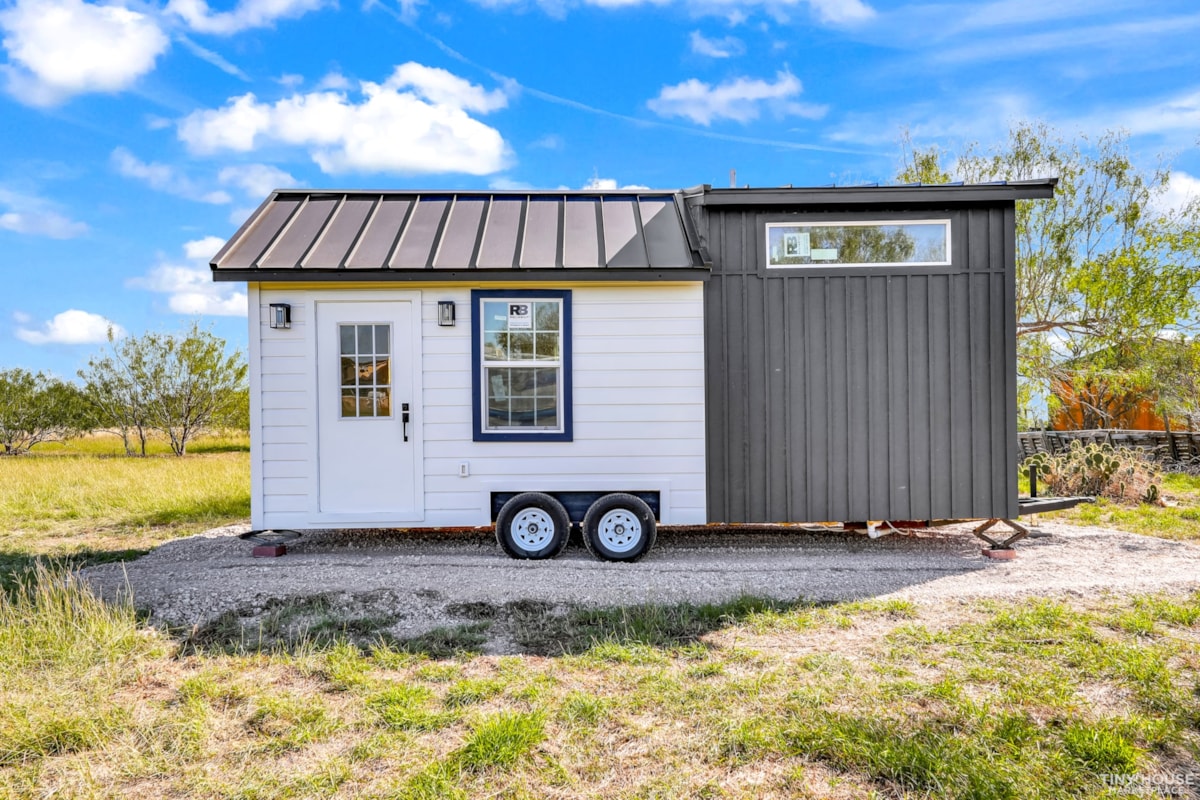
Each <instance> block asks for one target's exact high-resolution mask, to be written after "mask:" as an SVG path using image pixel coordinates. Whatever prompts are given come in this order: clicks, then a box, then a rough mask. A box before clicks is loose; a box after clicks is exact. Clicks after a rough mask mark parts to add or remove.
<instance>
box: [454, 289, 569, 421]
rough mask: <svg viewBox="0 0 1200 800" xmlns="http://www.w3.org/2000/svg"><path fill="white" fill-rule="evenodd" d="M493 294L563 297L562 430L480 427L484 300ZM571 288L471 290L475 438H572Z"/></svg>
mask: <svg viewBox="0 0 1200 800" xmlns="http://www.w3.org/2000/svg"><path fill="white" fill-rule="evenodd" d="M496 298H512V299H514V300H518V299H522V298H530V299H533V300H546V299H552V300H561V301H562V386H561V387H559V388H560V391H561V392H562V414H563V429H562V430H561V431H549V432H538V431H530V432H528V433H524V432H522V433H515V432H512V431H503V432H499V431H496V432H493V431H488V430H484V427H483V354H482V352H481V348H482V345H483V336H481V333H482V328H481V323H482V320H483V310H482V308H483V301H484V300H485V299H488V300H492V299H496ZM573 349H574V348H573V347H572V345H571V292H570V290H568V289H524V290H522V289H472V290H471V371H472V372H471V374H472V377H471V433H472V436H473V439H474V440H475V441H477V442H571V441H574V440H575V439H574V428H573V423H574V419H573V414H572V408H571V407H572V404H573V400H574V398H573V396H572V395H573V392H572V389H571V358H572V352H571V351H572V350H573Z"/></svg>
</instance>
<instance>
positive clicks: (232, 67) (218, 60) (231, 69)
mask: <svg viewBox="0 0 1200 800" xmlns="http://www.w3.org/2000/svg"><path fill="white" fill-rule="evenodd" d="M178 39H179V43H180V44H182V45H183V46H184V47H186V48H187V49H188V50H191V51H192V54H193V55H194V56H196V57H197V58H199V59H201V60H202V61H207V62H208V63H210V64H212V65H213V66H214V67H216V68H217V69H219V70H221V72H224V73H225V74H226V75H232V76H233V77H235V78H241V79H242V80H244V81H246V82H247V83H249V82H250V76H249V75H247V74H246V73H245V72H244V71H243V70H242V68H241V67H239V66H238V65H237V64H234V63H232V62H230V61H229V60H228V59H227V58H225V56H223V55H221V54H220V53H218V52H216V51H213V50H209V49H208V48H207V47H201V46H200V45H198V44H196V43H195V42H193V41H192V40H191V39H189V38H188V37H186V36H180V37H178Z"/></svg>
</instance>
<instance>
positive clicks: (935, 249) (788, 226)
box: [767, 219, 950, 269]
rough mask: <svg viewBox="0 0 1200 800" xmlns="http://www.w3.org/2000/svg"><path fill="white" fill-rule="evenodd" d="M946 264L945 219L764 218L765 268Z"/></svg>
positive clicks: (947, 224)
mask: <svg viewBox="0 0 1200 800" xmlns="http://www.w3.org/2000/svg"><path fill="white" fill-rule="evenodd" d="M945 266H950V220H948V219H929V220H864V221H861V222H859V221H855V222H768V223H767V268H768V269H781V268H783V269H786V268H793V267H945Z"/></svg>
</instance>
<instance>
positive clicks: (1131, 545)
mask: <svg viewBox="0 0 1200 800" xmlns="http://www.w3.org/2000/svg"><path fill="white" fill-rule="evenodd" d="M244 530H245V528H243V527H229V528H221V529H216V530H212V531H209V532H207V533H205V534H201V535H199V536H195V537H191V538H189V539H182V540H178V541H174V542H170V543H168V544H164V545H162V546H161V547H159V548H157V549H156V550H154V551H153V552H151V553H150V554H148V555H146V556H144V557H143V558H140V559H138V560H136V561H133V562H129V563H124V564H105V565H99V566H95V567H91V568H89V569H87V570H85V571H84V573H83V574H84V577H85V579H86V580H87V581H88V582H89V583H90V584H91V585H93V586H94V587H95V588H96V589H97V590H99V591H100V592H101V593H102V594H104V595H105V596H106V597H109V598H117V597H120V596H130V595H132V598H133V601H134V603H135V605H137V606H138V607H139V608H140V609H143V610H144V611H145V612H146V613H147V614H148V615H149V618H150V619H151V621H153V622H155V623H158V624H163V625H166V626H169V627H171V628H173V629H175V630H177V631H180V632H181V634H182V635H183V636H184V638H185V639H188V640H189V641H191V642H193V643H195V644H197V645H200V646H203V647H205V648H216V649H242V648H246V649H254V648H257V647H261V646H264V645H273V644H278V643H286V642H289V641H295V640H297V639H303V638H308V639H309V640H312V639H318V640H319V639H321V638H323V637H331V638H332V637H340V636H349V637H351V638H357V639H368V638H370V637H384V638H387V639H391V640H394V641H396V642H400V643H408V644H409V645H410V646H412V647H413V648H414V649H418V650H421V651H422V652H426V653H429V654H431V655H444V654H448V653H451V652H455V651H458V650H469V651H473V652H489V653H513V652H533V653H547V654H551V653H552V652H553V645H554V643H555V642H556V641H557V639H556V637H562V636H565V635H566V633H564V632H563V631H564V629H563V628H562V625H561V621H562V620H563V619H565V618H566V617H567V616H568V615H570V614H573V613H576V612H578V611H579V610H580V609H597V608H618V607H629V606H637V605H641V604H654V605H661V606H668V607H678V606H689V605H703V604H720V603H728V602H730V601H732V600H735V599H737V598H739V597H746V596H750V597H757V598H764V599H767V600H769V601H773V602H776V603H784V604H786V603H797V602H801V603H823V602H835V601H843V600H862V599H869V598H889V597H899V598H905V599H909V600H913V601H915V602H918V603H920V604H922V605H923V606H927V607H928V606H934V607H937V606H940V605H943V604H945V603H948V602H953V603H956V604H957V602H958V601H960V600H963V599H970V598H979V597H993V598H1005V597H1018V596H1029V595H1070V596H1075V597H1088V596H1093V595H1100V594H1103V593H1106V592H1113V593H1145V592H1157V591H1168V592H1179V591H1190V590H1192V589H1195V588H1196V587H1197V586H1200V546H1196V545H1192V544H1186V543H1181V542H1173V541H1167V540H1163V539H1154V538H1149V537H1144V536H1137V535H1133V534H1126V533H1121V532H1118V531H1112V530H1106V529H1102V528H1089V527H1076V526H1070V525H1066V524H1062V523H1054V522H1045V523H1042V524H1041V525H1039V526H1038V527H1037V529H1036V530H1037V531H1038V533H1039V534H1040V535H1039V536H1038V537H1037V538H1031V539H1027V540H1025V541H1023V542H1021V543H1020V544H1019V545H1018V546H1017V548H1018V551H1019V557H1018V558H1017V559H1015V560H1013V561H994V560H992V559H986V558H984V557H983V556H982V555H981V543H980V542H979V541H978V540H977V539H975V538H974V537H972V536H970V535H969V532H968V530H969V529H968V528H967V527H965V526H956V527H950V528H943V529H938V530H937V531H935V532H922V533H919V534H915V535H891V536H887V537H884V538H881V539H874V540H873V539H869V538H868V537H866V536H865V535H854V534H843V533H811V532H801V531H796V530H794V529H781V530H777V531H763V530H761V529H756V530H736V529H728V528H718V529H700V530H696V529H687V530H684V529H679V530H671V529H664V530H663V531H662V534H661V535H660V537H659V543H658V546H657V547H656V548H655V550H654V551H653V552H652V553H651V554H650V555H649V556H648V557H647V558H645V559H643V560H642V561H640V562H637V563H635V564H612V563H605V562H599V561H596V560H594V559H592V558H591V557H590V556H588V555H587V553H586V552H584V551H583V549H582V548H569V549H568V550H567V551H566V552H565V553H564V554H563V555H562V556H560V557H559V558H556V559H553V560H550V561H536V562H535V561H515V560H512V559H509V558H507V557H505V556H504V555H503V554H502V553H501V552H500V551H499V549H498V548H497V547H496V545H495V541H494V539H493V538H492V536H491V533H490V532H488V531H480V530H474V531H466V532H461V531H460V532H455V533H445V532H443V533H438V534H433V535H430V534H424V533H406V532H397V531H349V532H348V531H319V532H313V533H306V534H305V535H304V536H303V537H301V538H300V539H299V540H297V541H296V542H293V543H291V544H290V545H289V554H288V555H287V556H284V557H282V558H276V559H261V558H258V559H256V558H252V557H251V545H249V544H248V543H246V542H244V541H242V540H240V539H238V538H237V534H238V533H241V532H243V531H244ZM693 616H694V615H693ZM688 620H689V625H691V627H689V628H688V631H687V635H688V636H692V637H698V636H700V635H702V634H703V633H704V632H705V631H704V630H703V628H704V625H705V619H704V618H703V615H701V616H700V618H699V619H698V620H693V619H692V618H690V617H689V618H688ZM692 623H695V624H692ZM563 649H569V648H567V647H564V648H563Z"/></svg>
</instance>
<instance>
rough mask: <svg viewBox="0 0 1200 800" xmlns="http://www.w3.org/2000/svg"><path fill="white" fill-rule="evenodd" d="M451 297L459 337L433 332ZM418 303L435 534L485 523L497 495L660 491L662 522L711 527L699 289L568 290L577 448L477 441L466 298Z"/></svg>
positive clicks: (429, 504)
mask: <svg viewBox="0 0 1200 800" xmlns="http://www.w3.org/2000/svg"><path fill="white" fill-rule="evenodd" d="M514 291H515V292H520V288H516V289H514ZM446 299H453V300H454V301H455V303H456V304H457V312H458V314H457V316H458V320H457V325H456V326H455V327H453V328H439V327H438V326H437V301H438V300H446ZM422 305H423V310H422V320H423V331H424V338H423V347H422V351H423V359H424V361H423V364H424V393H423V397H422V400H423V412H422V414H423V420H422V434H423V436H424V437H425V443H426V446H425V490H426V521H427V523H428V524H474V525H486V524H488V523H489V522H490V521H491V520H490V499H489V495H490V493H491V492H492V491H519V490H529V491H532V490H548V491H555V490H558V491H571V490H585V489H589V488H590V489H592V490H595V491H611V490H614V489H619V488H624V489H630V490H638V491H660V492H661V493H662V499H663V501H664V502H663V509H662V516H663V520H664V521H665V522H675V523H692V522H703V521H704V518H705V495H704V317H703V288H702V286H700V285H699V284H692V285H670V286H667V285H657V284H650V283H644V284H638V285H620V286H617V285H614V286H598V287H576V288H573V289H572V293H571V314H572V327H573V340H572V342H571V346H572V367H573V381H572V388H573V409H572V410H573V415H574V441H571V442H474V441H472V440H471V437H472V407H471V399H472V398H471V395H472V392H473V391H474V386H473V383H474V382H473V377H474V376H473V375H472V369H471V339H470V331H471V321H470V316H471V313H472V309H471V306H470V292H469V290H465V289H463V290H456V291H447V292H425V293H424V302H423V304H422ZM464 463H466V464H467V466H468V470H469V473H470V475H469V476H468V477H465V478H464V477H460V476H459V467H460V465H462V464H464ZM450 519H453V520H455V522H453V523H449V522H446V520H450Z"/></svg>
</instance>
